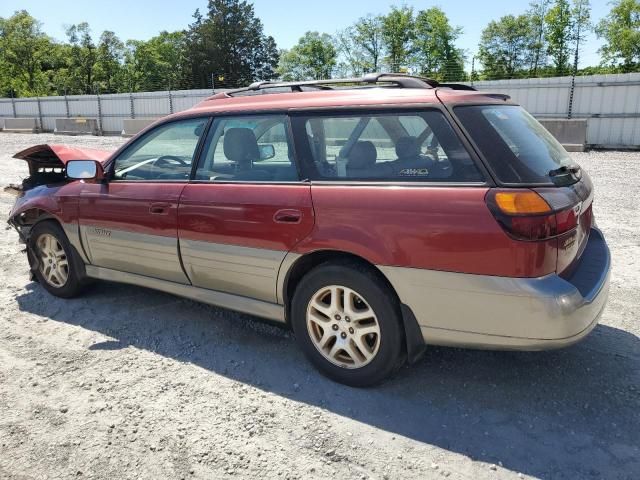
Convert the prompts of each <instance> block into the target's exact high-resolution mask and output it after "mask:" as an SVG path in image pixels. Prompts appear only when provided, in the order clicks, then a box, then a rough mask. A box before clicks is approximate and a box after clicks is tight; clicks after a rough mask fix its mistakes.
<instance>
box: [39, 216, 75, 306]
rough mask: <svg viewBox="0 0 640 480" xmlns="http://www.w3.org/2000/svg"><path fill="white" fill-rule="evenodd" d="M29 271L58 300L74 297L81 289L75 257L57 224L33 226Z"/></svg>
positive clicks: (47, 223) (43, 223)
mask: <svg viewBox="0 0 640 480" xmlns="http://www.w3.org/2000/svg"><path fill="white" fill-rule="evenodd" d="M29 242H30V250H31V255H33V257H34V258H31V259H30V261H31V262H32V270H33V272H34V275H35V276H36V279H37V280H38V282H39V283H40V284H41V285H42V286H43V287H44V288H45V289H46V290H47V291H48V292H49V293H51V294H53V295H55V296H57V297H63V298H71V297H74V296H76V295H77V294H78V293H79V292H80V290H81V289H82V287H83V286H84V282H83V279H82V278H81V275H80V271H81V265H80V264H79V262H81V261H82V260H81V259H79V258H78V256H77V254H75V252H74V251H73V247H72V246H71V244H70V243H69V240H68V239H67V236H66V235H65V234H64V231H63V230H62V228H60V226H59V225H58V224H56V223H55V222H52V221H44V222H40V223H38V224H36V225H35V226H34V227H33V229H32V230H31V235H30V237H29Z"/></svg>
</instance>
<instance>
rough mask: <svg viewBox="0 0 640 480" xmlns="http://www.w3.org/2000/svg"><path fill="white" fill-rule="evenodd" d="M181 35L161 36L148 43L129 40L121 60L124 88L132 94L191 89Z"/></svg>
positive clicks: (170, 33)
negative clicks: (122, 62) (135, 92)
mask: <svg viewBox="0 0 640 480" xmlns="http://www.w3.org/2000/svg"><path fill="white" fill-rule="evenodd" d="M186 52H187V49H186V45H185V34H184V32H166V31H165V32H160V34H159V35H157V36H155V37H153V38H150V39H149V40H147V41H146V42H145V41H141V40H129V41H128V42H127V50H126V52H125V55H124V58H125V61H124V76H123V77H124V84H125V88H128V89H131V90H133V91H154V90H176V89H180V88H190V87H191V81H190V79H187V78H185V77H186V76H187V74H188V71H189V65H188V59H187V56H186Z"/></svg>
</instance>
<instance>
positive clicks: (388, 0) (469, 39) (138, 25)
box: [0, 0, 609, 66]
mask: <svg viewBox="0 0 640 480" xmlns="http://www.w3.org/2000/svg"><path fill="white" fill-rule="evenodd" d="M250 1H251V0H250ZM529 1H530V0H509V1H497V0H494V1H491V0H489V1H484V2H482V1H479V0H455V1H448V2H446V3H445V2H432V1H426V0H422V1H415V0H413V1H412V0H405V1H393V0H364V1H363V0H321V1H320V0H315V1H313V0H312V1H305V0H297V1H290V0H253V1H252V2H251V3H253V4H254V8H255V11H256V14H257V16H258V17H259V18H260V19H261V20H262V22H263V24H264V29H265V33H266V34H267V35H271V36H273V37H274V38H275V40H276V43H277V44H278V47H279V48H290V47H291V46H292V45H294V44H295V43H296V42H297V41H298V39H299V38H300V37H301V36H302V35H303V34H304V33H305V32H306V31H309V30H317V31H319V32H326V33H330V34H333V33H335V32H336V31H337V30H339V29H342V28H344V27H347V26H348V25H350V24H351V23H353V22H354V21H355V20H356V19H358V18H359V17H362V16H364V15H366V14H368V13H373V14H378V13H386V12H387V11H388V10H389V8H390V6H391V5H398V6H400V5H402V4H407V5H409V6H413V7H414V8H415V9H416V10H421V9H426V8H429V7H432V6H439V7H440V8H442V9H443V10H444V11H445V13H446V14H447V15H448V17H449V19H450V21H451V23H452V24H453V25H456V26H461V27H462V28H463V32H464V33H463V35H462V37H461V38H460V39H459V41H458V44H459V46H460V47H461V48H463V49H465V50H466V52H467V56H468V57H469V59H471V57H472V56H473V55H474V54H475V53H476V52H477V48H478V42H479V40H480V35H481V33H482V30H483V29H484V27H485V26H486V25H487V24H488V23H489V22H490V21H491V20H495V19H498V18H500V17H501V16H503V15H507V14H514V15H518V14H521V13H524V12H525V11H526V10H527V8H528V6H529ZM206 5H207V1H206V0H179V1H178V2H176V1H175V0H152V1H144V0H107V1H99V2H98V1H91V0H84V1H83V0H75V1H74V0H55V1H52V0H2V1H1V2H0V17H7V16H10V15H12V14H13V12H14V11H16V10H20V9H25V10H27V11H28V12H29V13H30V14H31V15H32V16H34V17H36V18H37V19H38V20H40V21H41V22H43V27H44V31H45V32H46V33H47V34H48V35H50V36H51V37H53V38H55V39H58V40H64V39H65V34H64V30H65V25H70V24H75V23H80V22H83V21H86V22H88V23H89V25H90V26H91V29H92V31H93V34H94V38H97V37H99V36H100V33H102V31H103V30H112V31H114V32H115V33H116V35H118V37H120V38H121V39H122V40H129V39H135V40H146V39H148V38H151V37H153V36H154V35H156V34H157V33H158V32H160V31H162V30H168V31H174V30H181V29H184V28H186V26H187V25H188V24H189V23H191V22H192V21H193V18H192V15H193V12H194V11H195V10H196V8H200V10H201V11H205V10H206ZM591 7H592V11H591V17H592V19H593V20H595V21H598V20H600V19H601V18H602V17H604V16H605V15H606V14H607V13H608V11H609V5H608V4H607V0H591ZM600 45H601V42H600V41H599V40H598V39H597V38H596V37H595V35H594V34H591V35H590V36H589V37H588V38H587V41H586V43H585V45H584V48H583V49H582V61H581V62H580V64H581V66H587V65H596V64H597V63H598V62H599V56H598V53H597V51H598V48H599V47H600Z"/></svg>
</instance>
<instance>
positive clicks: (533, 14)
mask: <svg viewBox="0 0 640 480" xmlns="http://www.w3.org/2000/svg"><path fill="white" fill-rule="evenodd" d="M550 4H551V0H537V1H535V2H532V3H531V4H530V5H531V8H530V9H529V11H528V12H527V15H528V16H529V19H530V23H531V30H532V35H533V42H532V44H531V50H532V54H531V68H530V69H531V75H533V76H534V77H535V76H537V75H538V70H539V69H541V68H544V67H545V66H546V65H547V52H546V51H547V40H546V37H545V30H546V22H545V17H546V16H547V11H548V9H549V5H550Z"/></svg>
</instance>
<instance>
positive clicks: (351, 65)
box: [333, 25, 368, 77]
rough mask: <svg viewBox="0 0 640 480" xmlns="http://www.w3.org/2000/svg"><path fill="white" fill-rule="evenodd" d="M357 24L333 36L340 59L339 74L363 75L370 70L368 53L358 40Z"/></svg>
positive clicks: (345, 75) (337, 67) (338, 62)
mask: <svg viewBox="0 0 640 480" xmlns="http://www.w3.org/2000/svg"><path fill="white" fill-rule="evenodd" d="M355 37H356V30H355V26H353V25H351V26H349V27H347V28H345V29H343V30H339V31H337V32H336V34H335V35H334V36H333V40H334V44H335V47H336V52H337V53H338V60H337V66H336V71H337V74H338V76H341V77H348V76H354V77H358V76H361V75H362V74H363V73H364V72H366V71H368V69H367V61H366V54H365V52H364V50H363V48H362V46H361V45H360V44H359V43H358V42H357V41H356V38H355Z"/></svg>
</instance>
